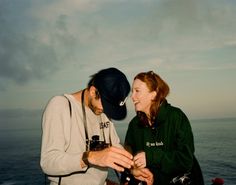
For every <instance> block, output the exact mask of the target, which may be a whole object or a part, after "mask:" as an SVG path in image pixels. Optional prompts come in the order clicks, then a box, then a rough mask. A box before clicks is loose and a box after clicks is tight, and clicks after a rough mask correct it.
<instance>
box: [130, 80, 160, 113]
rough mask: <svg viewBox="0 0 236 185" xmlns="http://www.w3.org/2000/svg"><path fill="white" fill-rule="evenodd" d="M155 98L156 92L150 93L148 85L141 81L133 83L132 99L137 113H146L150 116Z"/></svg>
mask: <svg viewBox="0 0 236 185" xmlns="http://www.w3.org/2000/svg"><path fill="white" fill-rule="evenodd" d="M155 96H156V92H155V91H152V92H150V91H149V89H148V87H147V85H146V83H144V82H143V81H141V80H139V79H135V80H134V81H133V85H132V95H131V98H132V101H133V103H134V107H135V110H136V111H141V112H144V113H146V115H147V116H149V115H150V106H151V102H152V100H153V99H154V98H155Z"/></svg>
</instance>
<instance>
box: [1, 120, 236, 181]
mask: <svg viewBox="0 0 236 185" xmlns="http://www.w3.org/2000/svg"><path fill="white" fill-rule="evenodd" d="M1 124H3V123H1ZM39 124H40V123H39ZM191 125H192V129H193V133H194V140H195V155H196V157H197V159H198V161H199V163H200V166H201V168H202V172H203V175H204V180H205V185H210V184H211V179H213V178H215V177H219V178H223V179H224V181H225V185H235V184H236V134H235V132H236V118H231V119H207V120H192V121H191ZM116 127H117V132H118V134H119V136H120V138H121V142H123V140H124V137H125V132H126V129H127V123H116ZM40 145H41V128H40V126H38V127H37V128H32V129H20V128H14V129H13V128H4V129H1V130H0V185H44V184H45V176H44V174H43V173H42V171H41V169H40V166H39V157H40ZM110 172H111V171H110ZM109 176H110V177H111V178H116V177H115V176H114V174H112V173H111V174H110V175H109Z"/></svg>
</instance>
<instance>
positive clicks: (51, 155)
mask: <svg viewBox="0 0 236 185" xmlns="http://www.w3.org/2000/svg"><path fill="white" fill-rule="evenodd" d="M70 119H71V118H70V112H69V104H68V100H67V99H66V98H64V97H62V96H56V97H54V98H52V99H51V100H50V101H49V103H48V105H47V107H46V109H45V111H44V113H43V118H42V144H41V159H40V165H41V167H42V170H43V171H44V172H45V173H46V174H48V175H67V174H70V173H73V172H77V171H86V170H87V167H86V168H81V164H80V162H81V158H82V153H67V152H66V144H67V142H68V141H67V138H66V135H68V133H66V132H70V124H71V123H70Z"/></svg>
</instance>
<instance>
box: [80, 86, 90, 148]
mask: <svg viewBox="0 0 236 185" xmlns="http://www.w3.org/2000/svg"><path fill="white" fill-rule="evenodd" d="M84 91H85V89H84V90H83V91H82V95H81V102H82V103H81V106H82V111H83V123H84V132H85V141H86V142H85V145H86V151H88V150H89V144H88V143H89V138H88V131H87V118H86V112H85V105H84Z"/></svg>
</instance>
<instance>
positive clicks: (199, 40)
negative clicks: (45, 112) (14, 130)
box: [0, 0, 236, 120]
mask: <svg viewBox="0 0 236 185" xmlns="http://www.w3.org/2000/svg"><path fill="white" fill-rule="evenodd" d="M0 25H1V26H0V64H1V67H0V111H1V115H2V116H3V115H5V113H6V112H8V111H13V112H14V111H15V112H17V111H22V110H25V111H27V110H29V111H34V110H38V109H43V108H44V107H45V105H46V103H47V101H48V100H49V99H50V98H51V97H52V96H54V95H58V94H63V93H72V92H75V91H77V90H80V89H82V88H84V87H85V86H86V84H87V82H88V79H89V76H90V75H91V74H94V73H95V72H97V71H98V70H100V69H102V68H107V67H117V68H119V69H120V70H122V71H123V72H124V73H125V74H126V75H127V77H128V79H129V81H130V82H131V83H132V79H133V77H134V76H135V74H137V73H139V72H143V71H149V70H153V71H155V72H156V73H158V74H160V75H161V76H162V78H163V79H164V80H165V81H166V82H167V83H168V84H169V85H170V90H171V91H170V95H169V97H168V100H169V102H170V103H171V104H173V105H174V106H178V107H180V108H181V109H182V110H183V111H184V112H185V113H186V114H187V115H188V117H189V118H190V119H197V118H220V117H235V115H236V85H235V80H236V1H234V0H197V1H196V0H155V1H154V0H127V1H126V0H50V1H48V0H40V1H38V0H20V1H19V0H11V1H9V0H1V1H0ZM128 108H129V114H128V117H127V120H129V119H130V118H131V117H132V116H133V115H134V111H133V106H132V103H131V101H130V100H129V101H128Z"/></svg>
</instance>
